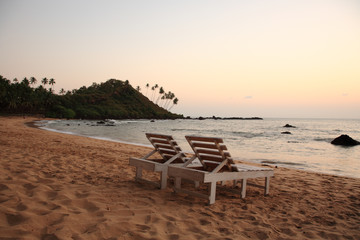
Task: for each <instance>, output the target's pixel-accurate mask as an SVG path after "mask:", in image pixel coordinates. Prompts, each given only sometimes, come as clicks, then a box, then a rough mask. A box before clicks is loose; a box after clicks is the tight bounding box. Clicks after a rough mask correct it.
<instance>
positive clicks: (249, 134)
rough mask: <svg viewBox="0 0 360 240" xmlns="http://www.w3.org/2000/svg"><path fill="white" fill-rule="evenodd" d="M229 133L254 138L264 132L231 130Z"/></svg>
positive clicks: (261, 135) (262, 134)
mask: <svg viewBox="0 0 360 240" xmlns="http://www.w3.org/2000/svg"><path fill="white" fill-rule="evenodd" d="M231 134H233V135H236V136H240V137H245V138H255V137H263V136H264V133H253V132H231Z"/></svg>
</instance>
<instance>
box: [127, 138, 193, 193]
mask: <svg viewBox="0 0 360 240" xmlns="http://www.w3.org/2000/svg"><path fill="white" fill-rule="evenodd" d="M146 137H147V138H148V139H149V141H150V143H151V144H152V145H153V146H154V150H152V151H151V152H150V153H148V154H146V155H145V156H144V157H142V158H134V157H132V158H130V159H129V164H130V165H131V166H135V167H136V175H135V180H136V181H145V182H148V183H153V184H155V185H157V186H159V187H160V189H165V188H166V185H167V170H168V165H169V164H180V165H183V164H184V163H185V162H186V160H189V159H188V158H186V156H185V154H184V153H183V152H182V150H181V148H180V147H179V145H178V144H177V143H176V141H175V140H174V139H173V137H172V136H169V135H163V134H152V133H146ZM155 153H158V154H159V155H160V156H161V158H159V159H154V158H150V157H151V156H152V155H153V154H155ZM193 158H195V157H193ZM142 170H148V171H153V172H159V173H160V184H158V183H155V182H151V181H148V180H146V179H144V178H143V177H142Z"/></svg>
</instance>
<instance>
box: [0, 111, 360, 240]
mask: <svg viewBox="0 0 360 240" xmlns="http://www.w3.org/2000/svg"><path fill="white" fill-rule="evenodd" d="M33 120H36V118H26V119H24V118H21V117H0V239H174V240H175V239H358V238H359V236H360V228H359V226H360V198H359V196H360V179H357V178H345V177H338V176H331V175H325V174H317V173H310V172H303V171H297V170H290V169H285V168H275V169H274V171H275V177H273V178H271V185H270V196H263V195H262V193H261V190H259V189H257V188H253V187H251V186H249V187H248V191H247V196H246V198H245V199H240V198H239V196H238V195H236V194H233V193H229V192H225V191H221V190H219V191H218V193H217V200H216V203H215V204H214V205H211V206H208V205H207V204H206V202H205V201H204V200H202V199H198V198H194V197H190V196H187V195H183V194H174V193H173V191H172V190H171V188H168V189H166V190H163V191H160V190H158V189H156V188H154V187H153V186H151V185H146V184H139V183H136V182H135V181H134V175H135V174H134V172H135V169H133V168H132V167H130V166H129V165H128V158H129V157H132V156H134V157H140V156H143V155H145V154H146V153H147V152H149V150H150V149H149V148H146V147H139V146H135V145H129V144H122V143H115V142H109V141H102V140H96V139H91V138H86V137H80V136H72V135H66V134H61V133H55V132H49V131H45V130H41V129H36V128H30V127H27V126H25V125H24V123H26V122H29V121H33ZM144 137H145V136H144ZM146 174H147V177H149V178H152V179H157V178H158V176H157V175H155V174H152V173H146ZM170 186H171V183H170Z"/></svg>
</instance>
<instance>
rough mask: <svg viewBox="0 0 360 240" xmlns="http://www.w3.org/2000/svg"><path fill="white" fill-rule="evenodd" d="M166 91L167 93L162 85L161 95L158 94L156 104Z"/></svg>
mask: <svg viewBox="0 0 360 240" xmlns="http://www.w3.org/2000/svg"><path fill="white" fill-rule="evenodd" d="M164 93H165V91H164V88H163V87H160V91H159V96H158V98H157V100H156V104H158V102H159V99H160V98H161V95H163V94H164Z"/></svg>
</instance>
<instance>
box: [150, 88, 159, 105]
mask: <svg viewBox="0 0 360 240" xmlns="http://www.w3.org/2000/svg"><path fill="white" fill-rule="evenodd" d="M158 87H159V85H157V84H155V86H154V92H153V97H152V98H153V100H152V101H153V102H154V101H155V96H156V91H155V90H156V89H157V88H158Z"/></svg>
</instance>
